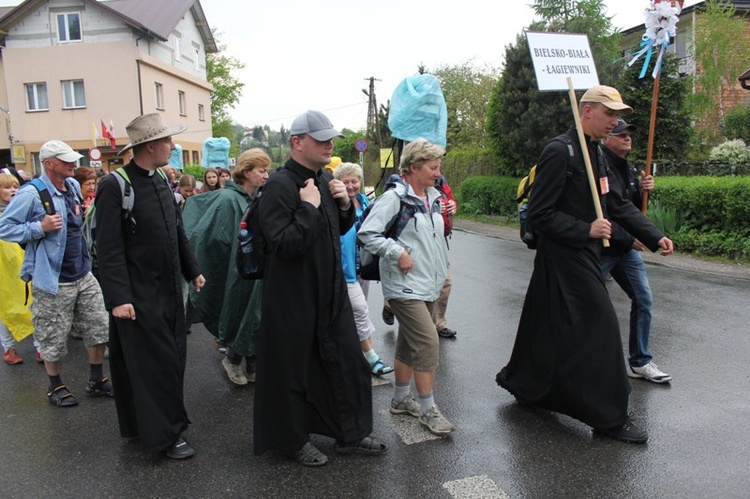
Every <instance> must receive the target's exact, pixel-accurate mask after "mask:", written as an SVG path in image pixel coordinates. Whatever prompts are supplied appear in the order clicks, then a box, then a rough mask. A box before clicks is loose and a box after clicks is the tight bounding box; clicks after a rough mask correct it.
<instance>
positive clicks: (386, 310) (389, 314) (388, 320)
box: [383, 307, 393, 326]
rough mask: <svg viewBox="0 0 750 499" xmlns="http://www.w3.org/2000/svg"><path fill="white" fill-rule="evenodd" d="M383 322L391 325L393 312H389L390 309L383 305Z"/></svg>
mask: <svg viewBox="0 0 750 499" xmlns="http://www.w3.org/2000/svg"><path fill="white" fill-rule="evenodd" d="M383 322H385V323H386V324H387V325H389V326H392V325H393V312H391V309H389V308H385V307H383Z"/></svg>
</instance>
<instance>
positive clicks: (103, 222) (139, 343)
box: [95, 161, 200, 450]
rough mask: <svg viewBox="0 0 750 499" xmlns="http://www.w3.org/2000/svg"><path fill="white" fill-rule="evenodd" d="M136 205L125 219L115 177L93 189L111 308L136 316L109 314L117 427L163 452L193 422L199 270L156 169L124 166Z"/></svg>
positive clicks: (99, 252) (103, 277)
mask: <svg viewBox="0 0 750 499" xmlns="http://www.w3.org/2000/svg"><path fill="white" fill-rule="evenodd" d="M125 171H126V172H127V173H128V176H129V178H130V181H131V183H132V189H133V193H134V196H135V199H134V201H135V204H134V207H133V210H132V216H131V217H130V219H128V220H123V217H122V192H121V190H120V186H119V184H118V182H117V179H115V178H114V177H113V175H116V174H115V173H112V174H110V175H108V176H107V177H105V178H104V179H103V180H102V181H101V183H100V186H99V189H98V191H97V194H96V202H95V206H96V226H97V236H96V239H97V256H98V259H99V278H100V281H101V286H102V292H103V294H104V302H105V305H106V307H107V310H110V311H111V310H112V309H113V308H114V307H116V306H118V305H123V304H126V303H132V304H133V306H134V307H135V314H136V320H134V321H133V320H123V319H115V318H114V317H112V316H111V315H110V333H109V336H110V368H111V371H112V383H113V385H114V389H115V403H116V406H117V417H118V420H119V424H120V433H121V434H122V435H123V436H125V437H132V436H136V435H138V436H139V437H140V441H141V445H142V446H143V448H144V449H145V450H162V449H165V448H167V447H169V446H170V445H172V444H173V443H174V441H175V440H176V439H177V437H178V436H179V435H180V433H182V432H183V431H185V430H186V429H187V427H188V424H189V420H188V417H187V412H186V411H185V405H184V403H183V377H184V374H185V354H186V345H187V343H186V336H185V309H184V303H183V299H184V298H183V293H182V282H183V279H188V280H192V279H194V278H195V277H197V276H198V275H199V274H200V271H199V269H198V265H197V263H196V261H195V258H194V257H193V254H192V252H191V250H190V247H189V245H188V241H187V238H186V237H185V232H184V230H183V228H182V219H181V217H180V212H179V209H178V208H177V206H176V204H175V201H174V194H173V193H172V191H171V190H170V189H169V187H168V185H167V183H166V182H165V180H164V179H163V178H162V177H161V176H160V175H159V174H158V173H154V174H152V175H149V172H148V171H146V170H144V169H142V168H140V167H138V166H137V165H136V164H135V163H134V162H132V161H131V162H130V163H129V164H128V165H126V166H125Z"/></svg>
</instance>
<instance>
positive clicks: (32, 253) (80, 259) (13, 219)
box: [0, 140, 114, 407]
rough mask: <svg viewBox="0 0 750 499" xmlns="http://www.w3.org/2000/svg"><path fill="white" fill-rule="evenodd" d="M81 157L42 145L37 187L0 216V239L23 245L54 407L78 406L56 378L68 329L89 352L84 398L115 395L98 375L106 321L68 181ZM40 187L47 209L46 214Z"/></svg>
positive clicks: (55, 143)
mask: <svg viewBox="0 0 750 499" xmlns="http://www.w3.org/2000/svg"><path fill="white" fill-rule="evenodd" d="M81 157H82V155H81V154H79V153H77V152H75V151H73V149H71V147H70V146H69V145H68V144H66V143H64V142H61V141H59V140H51V141H49V142H46V143H45V144H44V145H43V146H42V148H41V150H40V151H39V160H40V161H41V162H42V164H43V165H44V174H43V175H42V176H41V177H40V178H41V181H42V183H43V186H42V187H38V186H34V185H29V184H27V185H25V186H24V188H23V189H21V190H19V191H18V193H17V194H16V195H15V196H14V197H13V199H12V201H11V203H10V204H9V205H8V207H7V208H6V210H5V212H4V213H3V217H2V218H0V238H1V239H5V240H7V241H12V242H17V243H25V244H26V252H25V255H24V260H23V264H22V265H21V278H22V279H23V280H24V281H26V282H29V281H31V287H32V291H33V295H34V302H33V303H32V305H31V313H32V323H33V325H34V328H35V332H34V336H35V337H36V339H37V341H39V350H40V353H41V355H42V359H43V360H44V366H45V368H46V370H47V375H48V377H49V382H50V385H49V390H48V392H47V397H48V398H49V401H50V403H52V404H53V405H55V406H57V407H71V406H74V405H77V404H78V401H77V400H76V398H75V396H74V395H73V394H72V393H71V391H70V390H69V389H68V387H67V386H66V385H65V384H64V383H63V382H62V379H61V377H60V363H61V361H62V359H63V358H64V357H65V356H66V355H67V353H68V350H67V345H66V343H67V340H68V335H69V333H70V329H71V326H75V328H76V330H77V331H78V332H80V334H81V336H82V338H83V340H84V344H85V345H86V351H87V353H88V358H89V364H90V371H89V382H88V384H87V385H86V392H88V393H89V395H91V396H106V397H112V396H114V392H113V390H112V382H111V381H110V380H109V378H107V377H106V376H104V368H103V362H104V351H105V348H106V343H107V341H108V340H109V326H108V316H107V312H106V310H105V308H104V299H103V298H102V291H101V288H100V287H99V283H98V282H97V281H96V279H95V278H94V276H93V275H92V274H91V262H90V260H89V255H88V251H87V249H86V244H85V242H84V240H83V234H82V232H81V227H82V225H83V207H82V201H83V199H82V197H81V188H80V186H79V185H78V182H76V181H75V180H74V179H73V178H72V177H73V172H74V170H75V167H76V162H77V161H78V160H79V159H80V158H81ZM45 188H46V191H47V192H48V193H49V196H50V197H51V199H52V203H51V204H52V206H53V208H54V209H53V210H52V209H49V210H48V209H45V206H44V202H43V197H42V192H43V190H45ZM50 211H53V213H52V214H50Z"/></svg>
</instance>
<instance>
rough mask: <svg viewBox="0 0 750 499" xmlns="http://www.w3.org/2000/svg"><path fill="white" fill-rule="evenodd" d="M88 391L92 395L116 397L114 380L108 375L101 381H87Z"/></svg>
mask: <svg viewBox="0 0 750 499" xmlns="http://www.w3.org/2000/svg"><path fill="white" fill-rule="evenodd" d="M86 393H88V394H89V395H90V396H92V397H114V396H115V390H114V388H112V382H111V381H110V380H109V378H108V377H106V376H105V377H103V378H102V379H100V380H99V381H92V380H89V382H88V383H86Z"/></svg>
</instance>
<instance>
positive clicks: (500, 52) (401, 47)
mask: <svg viewBox="0 0 750 499" xmlns="http://www.w3.org/2000/svg"><path fill="white" fill-rule="evenodd" d="M698 1H699V0H687V1H686V2H685V5H686V6H689V5H693V4H696V3H698ZM530 3H531V0H494V1H493V0H378V1H374V2H373V1H367V2H365V1H362V0H316V1H310V0H263V1H258V2H256V1H252V2H251V1H248V0H201V5H202V7H203V10H204V12H205V14H206V18H207V19H208V23H209V25H210V26H211V28H215V29H217V30H218V31H219V32H220V36H219V41H220V43H221V44H223V45H226V47H227V49H226V54H227V55H231V56H233V57H236V58H237V59H239V60H240V61H242V62H243V63H245V66H246V67H245V69H243V70H242V71H240V72H238V73H237V75H236V76H237V77H238V78H239V79H240V80H241V81H243V82H244V83H245V88H244V91H243V94H242V97H241V100H240V104H239V105H238V106H237V107H236V108H235V109H234V110H233V111H232V112H231V114H232V116H233V118H234V119H235V120H236V121H237V122H239V123H241V124H243V125H245V126H254V125H265V124H267V125H269V126H270V127H271V128H273V129H276V130H278V129H279V127H280V126H281V125H282V124H284V126H286V127H287V128H289V126H290V125H291V122H292V119H293V118H294V116H296V115H297V114H299V113H301V112H303V111H305V110H306V109H317V110H320V111H323V112H325V113H326V114H327V115H328V116H329V117H330V118H331V120H332V121H333V124H334V125H335V126H336V127H339V128H344V127H346V128H350V129H354V130H356V129H359V128H362V127H364V126H365V124H366V120H367V97H366V96H365V95H364V94H363V93H362V89H363V88H367V85H368V82H367V81H365V80H366V79H367V78H369V77H370V76H374V77H375V78H378V79H379V80H380V81H377V82H376V86H375V94H376V96H377V100H378V103H379V104H380V103H385V102H386V101H387V100H389V99H390V97H391V94H392V93H393V90H394V89H395V88H396V86H397V85H398V84H399V83H400V82H401V81H402V80H403V79H404V78H406V77H408V76H412V75H414V74H416V72H417V67H418V66H419V65H420V64H424V65H425V66H426V67H427V68H428V69H429V68H436V67H438V66H442V65H456V64H462V63H463V62H466V61H470V62H472V63H473V64H474V65H476V66H478V67H485V66H487V67H494V68H498V69H500V68H501V67H502V65H503V56H504V53H505V47H506V46H507V45H508V44H511V43H515V40H516V36H517V35H518V34H519V33H521V32H522V31H523V29H524V27H526V26H528V25H529V24H531V22H532V20H533V14H532V10H531V8H530V7H529V6H528V5H529V4H530ZM604 3H605V5H607V14H608V15H610V16H612V17H613V23H614V25H615V26H616V27H618V28H620V29H621V30H624V29H628V28H631V27H633V26H635V25H637V24H642V23H643V22H644V20H645V17H644V14H643V11H644V9H646V8H647V7H648V6H649V1H648V0H605V1H604ZM18 4H20V1H13V0H0V5H18ZM679 28H680V26H679V24H678V25H677V29H678V30H679Z"/></svg>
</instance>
